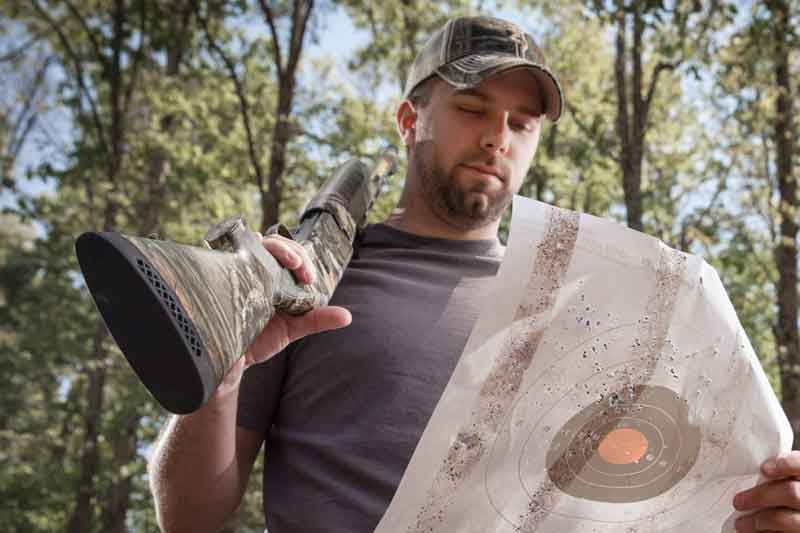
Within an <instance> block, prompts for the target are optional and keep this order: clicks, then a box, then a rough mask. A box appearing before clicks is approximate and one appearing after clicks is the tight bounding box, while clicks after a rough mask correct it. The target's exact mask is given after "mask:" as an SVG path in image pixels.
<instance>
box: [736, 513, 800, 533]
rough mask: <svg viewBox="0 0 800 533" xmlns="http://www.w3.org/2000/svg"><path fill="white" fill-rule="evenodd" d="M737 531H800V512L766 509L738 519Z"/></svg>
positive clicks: (738, 532) (744, 532)
mask: <svg viewBox="0 0 800 533" xmlns="http://www.w3.org/2000/svg"><path fill="white" fill-rule="evenodd" d="M735 527H736V533H755V532H756V531H759V532H766V531H800V513H798V512H797V511H795V510H794V509H764V510H763V511H759V512H757V513H753V514H751V515H748V516H743V517H742V518H739V519H738V520H736V526H735Z"/></svg>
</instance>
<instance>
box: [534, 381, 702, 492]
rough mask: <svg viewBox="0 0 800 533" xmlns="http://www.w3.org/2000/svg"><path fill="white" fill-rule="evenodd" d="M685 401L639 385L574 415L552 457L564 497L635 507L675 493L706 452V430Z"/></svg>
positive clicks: (550, 465)
mask: <svg viewBox="0 0 800 533" xmlns="http://www.w3.org/2000/svg"><path fill="white" fill-rule="evenodd" d="M688 411H689V410H688V407H687V405H686V403H685V402H684V401H683V399H682V398H680V396H679V395H678V394H677V393H676V392H674V391H672V390H670V389H668V388H666V387H662V386H659V385H633V386H630V387H626V388H625V391H624V393H623V394H619V393H616V392H614V393H612V394H610V395H609V397H608V398H605V397H604V398H601V399H599V400H597V401H595V402H593V403H591V404H590V405H588V406H587V407H585V408H584V409H583V410H581V411H580V412H579V413H578V414H576V415H575V416H573V417H572V418H571V419H569V421H567V423H566V424H564V426H563V427H562V428H561V429H560V430H558V431H557V432H556V436H555V438H554V439H553V441H552V442H551V444H550V449H549V450H548V451H547V456H546V457H547V458H546V461H547V474H548V477H549V478H550V480H551V481H552V482H553V483H554V484H555V485H556V486H557V487H558V488H559V489H561V490H562V491H563V492H565V493H567V494H570V495H572V496H576V497H579V498H585V499H589V500H594V501H598V502H616V503H625V502H636V501H641V500H646V499H649V498H653V497H655V496H658V495H659V494H662V493H664V492H665V491H667V490H669V489H670V488H672V487H673V486H675V484H676V483H678V482H679V481H680V480H681V479H683V478H684V477H685V476H686V474H687V473H688V472H689V469H690V468H691V467H692V466H693V465H694V463H695V460H696V459H697V455H698V453H699V451H700V429H699V428H698V427H697V426H692V425H691V424H690V423H689V421H688Z"/></svg>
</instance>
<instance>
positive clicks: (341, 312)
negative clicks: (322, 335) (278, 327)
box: [286, 306, 353, 342]
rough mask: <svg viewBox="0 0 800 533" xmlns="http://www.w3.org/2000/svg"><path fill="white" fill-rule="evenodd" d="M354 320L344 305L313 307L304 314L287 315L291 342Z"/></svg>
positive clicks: (337, 327) (341, 326) (340, 326)
mask: <svg viewBox="0 0 800 533" xmlns="http://www.w3.org/2000/svg"><path fill="white" fill-rule="evenodd" d="M352 320H353V317H352V315H350V311H348V310H347V309H345V308H344V307H337V306H327V307H320V308H317V309H312V310H311V311H309V312H308V313H306V314H304V315H302V316H287V317H286V322H287V324H288V326H289V328H288V330H289V342H294V341H295V340H297V339H299V338H301V337H305V336H306V335H312V334H314V333H319V332H321V331H327V330H330V329H339V328H343V327H345V326H347V325H349V324H350V322H351V321H352Z"/></svg>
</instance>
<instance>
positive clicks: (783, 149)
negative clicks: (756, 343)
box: [767, 0, 800, 448]
mask: <svg viewBox="0 0 800 533" xmlns="http://www.w3.org/2000/svg"><path fill="white" fill-rule="evenodd" d="M767 5H768V7H769V9H770V12H771V13H772V17H773V20H774V28H775V31H774V32H773V35H774V36H775V44H774V49H773V54H774V56H773V59H774V62H775V82H776V86H777V88H778V97H777V99H776V100H775V148H776V159H777V160H776V161H775V168H776V174H777V180H778V192H779V195H780V206H779V208H778V217H779V222H780V224H779V226H780V237H779V240H778V243H777V245H776V247H775V252H774V253H775V264H776V266H777V269H778V286H777V287H776V289H777V290H776V294H777V305H778V322H777V324H776V325H775V342H776V344H777V347H778V364H779V368H780V373H781V389H782V397H783V406H784V408H785V410H786V414H787V416H788V417H789V421H790V422H791V424H792V429H793V430H794V433H795V446H794V447H795V448H797V447H798V445H800V334H799V333H798V325H797V320H798V312H797V306H798V289H797V231H798V224H797V213H798V198H797V177H796V176H795V175H794V173H793V168H792V152H793V147H794V139H795V136H794V129H793V125H792V87H791V79H790V74H789V44H788V43H787V36H788V35H789V34H790V31H789V30H790V28H789V5H788V2H787V1H786V0H773V1H770V2H767Z"/></svg>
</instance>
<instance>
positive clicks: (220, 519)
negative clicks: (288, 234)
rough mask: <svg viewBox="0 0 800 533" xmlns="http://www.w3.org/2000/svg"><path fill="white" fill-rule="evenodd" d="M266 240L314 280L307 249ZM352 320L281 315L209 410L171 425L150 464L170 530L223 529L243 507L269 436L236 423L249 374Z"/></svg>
mask: <svg viewBox="0 0 800 533" xmlns="http://www.w3.org/2000/svg"><path fill="white" fill-rule="evenodd" d="M263 243H264V247H265V248H266V249H267V250H268V251H269V252H270V253H271V254H272V255H273V256H275V258H276V259H277V260H278V261H279V262H280V263H281V264H282V265H283V266H284V267H286V268H289V269H290V270H292V272H293V274H294V276H295V278H296V279H297V280H298V281H299V282H305V283H311V282H313V280H314V276H315V274H314V272H313V271H312V267H311V264H312V263H311V261H310V260H309V259H308V257H307V256H306V254H305V251H304V250H303V248H302V247H301V246H300V245H298V244H297V243H295V242H293V241H290V240H288V239H284V238H283V237H279V236H276V235H272V236H269V237H267V238H265V239H263ZM350 320H351V317H350V313H349V312H348V311H347V310H346V309H343V308H341V307H322V308H319V309H315V310H313V311H310V312H309V313H307V314H305V315H303V316H297V317H295V316H289V315H283V314H280V313H278V314H276V315H275V316H274V317H273V318H272V319H271V320H270V321H269V323H268V324H267V326H266V327H265V328H264V331H262V332H261V334H260V335H259V336H258V337H257V338H256V340H255V341H254V342H253V344H252V345H251V346H250V349H249V350H248V351H247V353H246V354H245V356H244V357H242V358H240V359H239V360H238V361H237V362H236V364H235V365H234V366H233V368H231V370H230V371H229V372H228V374H227V375H226V376H225V378H224V379H223V381H222V383H221V384H220V386H219V387H218V388H217V390H216V391H215V393H214V395H213V396H212V398H211V399H210V400H209V401H208V402H207V403H206V404H205V405H204V406H202V407H201V408H200V409H198V410H197V411H195V412H194V413H191V414H188V415H181V416H173V417H172V418H171V419H170V420H169V422H168V423H167V426H166V428H165V430H164V432H163V433H162V435H161V438H160V439H159V441H158V443H157V445H156V447H155V450H154V452H153V455H152V457H151V460H150V464H149V465H148V474H149V476H150V487H151V490H152V492H153V497H154V500H155V506H156V516H157V518H158V523H159V526H160V527H161V529H162V531H164V533H183V532H192V533H204V532H209V533H213V532H216V531H219V529H220V528H221V527H222V525H223V524H224V523H225V520H227V519H228V517H229V516H231V514H232V513H233V512H234V511H235V510H236V508H237V507H238V506H239V503H240V502H241V499H242V496H243V494H244V490H245V488H246V487H247V481H248V479H249V477H250V472H251V470H252V468H253V463H254V462H255V459H256V456H257V455H258V451H259V449H260V448H261V445H262V443H263V439H264V437H263V435H261V434H260V433H258V432H256V431H252V430H248V429H245V428H241V427H237V426H236V408H237V402H238V395H239V385H240V383H241V379H242V373H243V372H244V369H245V368H246V367H247V366H249V365H252V364H256V363H260V362H263V361H264V360H266V359H267V358H269V357H271V356H272V355H274V354H276V353H278V352H279V351H281V350H282V349H283V348H285V347H286V346H287V345H288V344H289V343H291V342H293V341H295V340H297V339H299V338H301V337H304V336H306V335H309V334H312V333H317V332H320V331H325V330H329V329H335V328H340V327H344V326H346V325H347V324H349V323H350Z"/></svg>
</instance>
